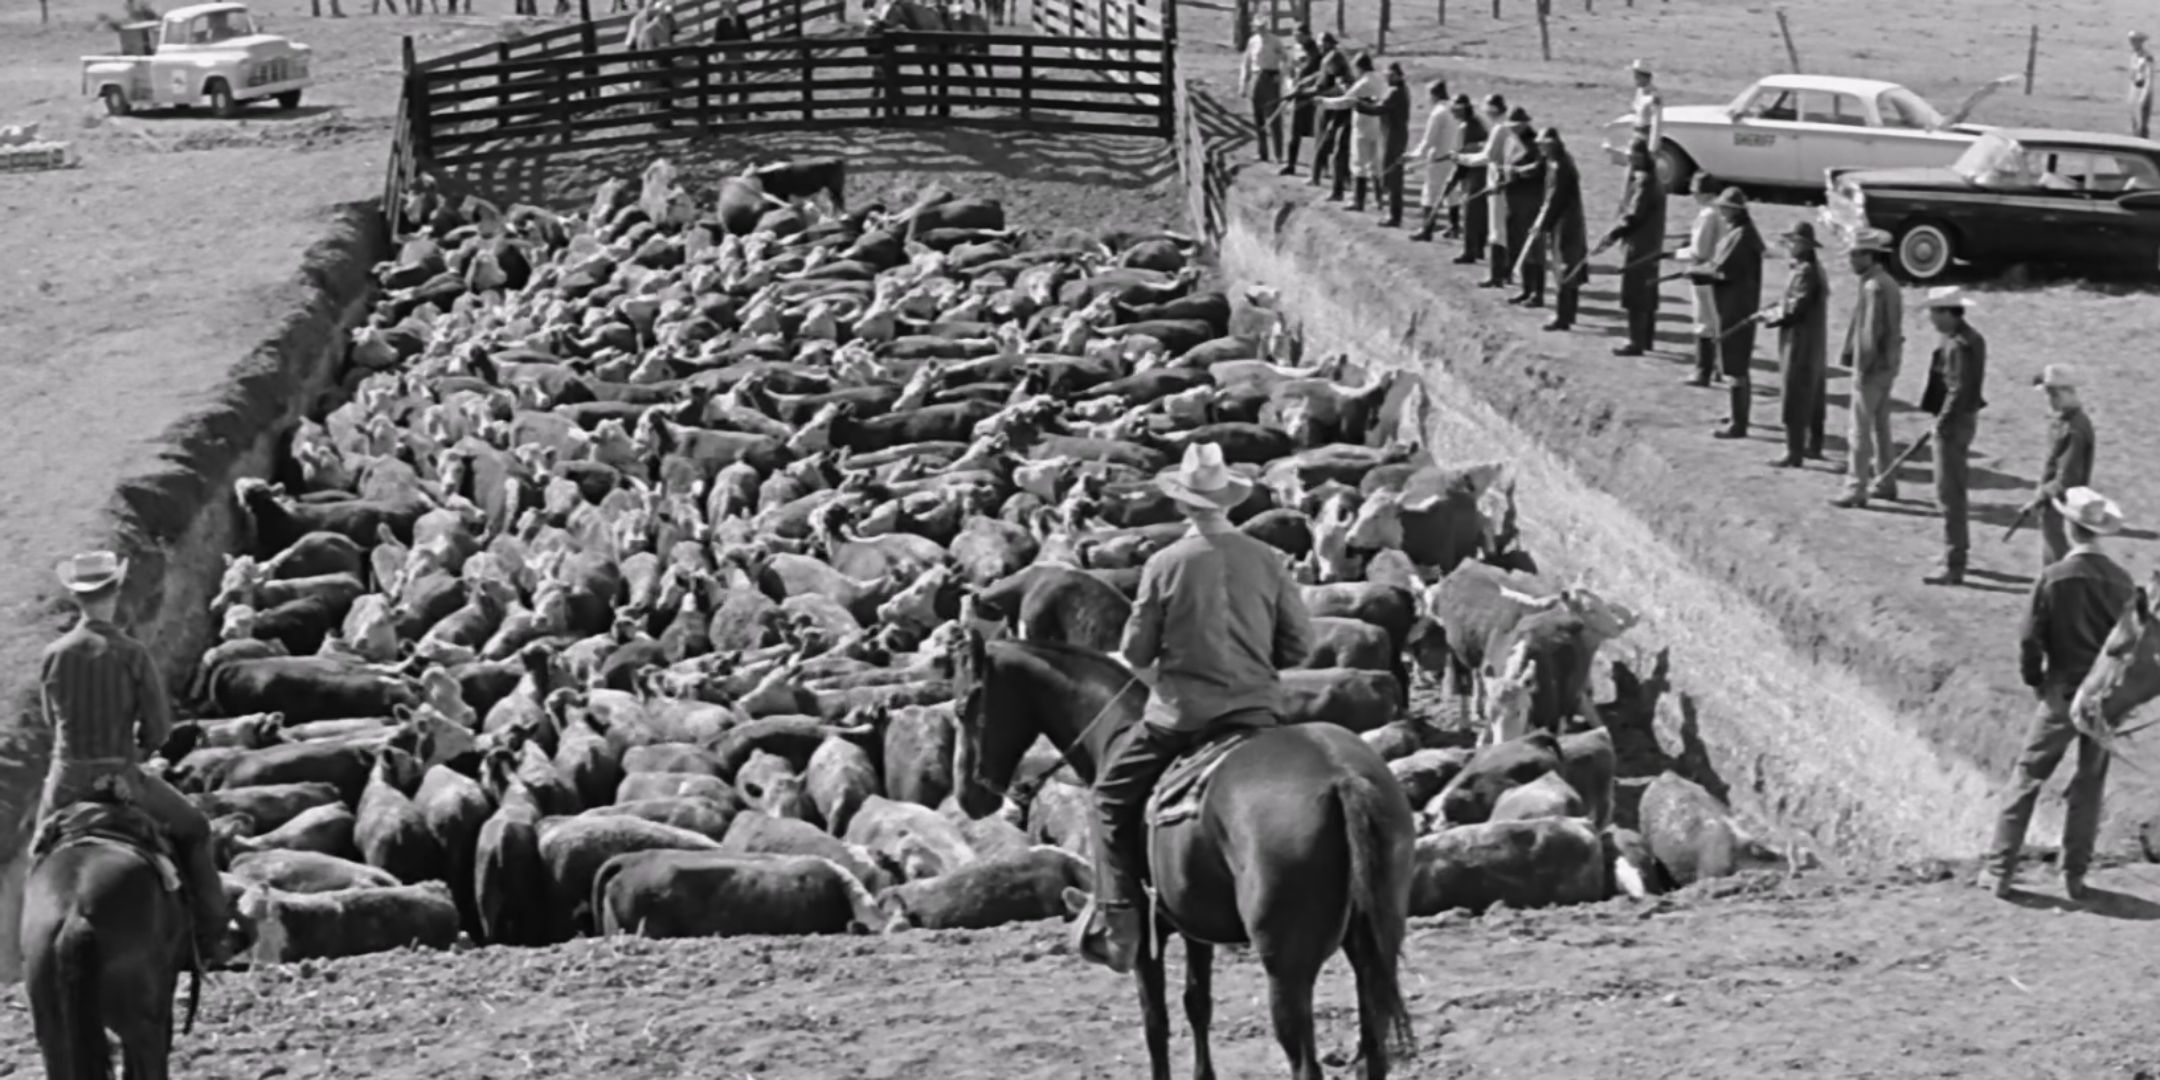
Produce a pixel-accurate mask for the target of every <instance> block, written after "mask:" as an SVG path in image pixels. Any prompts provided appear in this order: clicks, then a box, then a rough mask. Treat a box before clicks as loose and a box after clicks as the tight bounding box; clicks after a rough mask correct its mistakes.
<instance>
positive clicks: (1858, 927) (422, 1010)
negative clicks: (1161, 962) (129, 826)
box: [0, 867, 2160, 1080]
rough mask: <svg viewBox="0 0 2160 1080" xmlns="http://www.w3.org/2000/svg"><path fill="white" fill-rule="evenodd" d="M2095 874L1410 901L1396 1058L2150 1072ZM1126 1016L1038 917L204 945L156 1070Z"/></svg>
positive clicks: (816, 1066) (700, 1048) (1422, 1074)
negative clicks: (753, 931)
mask: <svg viewBox="0 0 2160 1080" xmlns="http://www.w3.org/2000/svg"><path fill="white" fill-rule="evenodd" d="M2095 881H2096V882H2097V883H2099V884H2100V885H2102V886H2103V887H2104V888H2105V889H2107V890H2109V892H2108V894H2107V895H2105V896H2104V897H2103V900H2102V902H2101V903H2099V904H2096V905H2095V907H2094V908H2093V909H2091V910H2067V906H2066V905H2065V904H2063V903H2062V902H2061V901H2060V900H2056V899H2052V898H2051V897H2052V895H2053V894H2052V892H2050V893H2049V894H2048V895H2040V894H2038V893H2036V894H2030V895H2025V896H2021V897H2020V898H2019V899H2018V900H2017V902H2014V903H2004V902H2002V901H1998V900H1995V899H1993V898H1992V897H1988V896H1985V895H1984V894H1980V893H1977V892H1975V891H1974V890H1972V889H1970V888H1968V887H1965V886H1963V885H1962V884H1959V883H1956V882H1939V883H1935V884H1903V883H1900V884H1861V883H1851V882H1837V881H1828V880H1824V881H1816V880H1808V879H1802V880H1798V881H1792V882H1782V883H1781V882H1776V881H1769V880H1752V881H1740V880H1737V879H1735V880H1729V881H1727V882H1725V883H1724V889H1723V892H1725V893H1726V894H1728V895H1725V896H1723V897H1712V896H1707V895H1700V894H1688V895H1685V896H1683V897H1670V898H1664V899H1660V900H1655V901H1652V902H1645V903H1640V904H1631V903H1629V902H1626V901H1615V902H1611V903H1607V904H1604V905H1600V906H1597V907H1592V908H1576V909H1571V910H1566V911H1546V912H1497V913H1493V914H1489V915H1487V916H1485V917H1484V918H1481V919H1463V918H1457V917H1442V918H1440V919H1437V920H1419V924H1418V925H1417V926H1416V927H1415V928H1414V929H1413V931H1412V934H1411V937H1410V942H1409V945H1408V948H1407V951H1406V955H1405V964H1404V969H1403V970H1404V976H1403V982H1404V990H1405V995H1406V997H1407V999H1408V1001H1409V1004H1410V1010H1411V1015H1412V1018H1413V1020H1414V1023H1415V1032H1416V1050H1417V1054H1416V1056H1415V1057H1414V1058H1412V1059H1410V1060H1408V1061H1406V1062H1403V1063H1402V1064H1401V1066H1400V1067H1399V1069H1398V1070H1397V1073H1396V1075H1399V1076H1404V1077H1417V1078H1442V1077H1444V1078H1448V1080H1472V1078H1480V1080H1520V1078H1522V1077H1527V1076H1538V1077H1551V1078H1554V1080H1593V1078H1598V1077H1612V1076H1629V1077H1672V1078H1698V1077H1699V1078H1704V1080H1722V1078H1729V1077H1735V1076H1794V1077H1871V1078H1877V1080H1903V1078H1913V1080H1917V1078H1921V1077H1957V1078H1961V1080H1995V1078H2001V1080H2033V1078H2036V1077H2049V1078H2062V1080H2070V1078H2076V1080H2133V1078H2139V1080H2152V1078H2154V1077H2160V1049H2156V1048H2155V1047H2154V1045H2153V1042H2152V1039H2151V1036H2150V1030H2151V1024H2150V1018H2149V1016H2148V1013H2149V1010H2148V1009H2147V1007H2146V1003H2147V1001H2148V1000H2149V997H2150V993H2149V990H2150V987H2151V984H2152V981H2153V979H2154V978H2156V977H2160V961H2155V960H2154V956H2155V955H2156V947H2160V937H2156V936H2155V930H2154V924H2153V923H2152V922H2151V920H2152V919H2153V918H2154V917H2155V916H2160V904H2156V903H2155V902H2154V900H2155V899H2156V898H2160V868H2153V867H2138V868H2135V869H2132V870H2122V871H2115V872H2110V873H2106V874H2101V875H2097V876H2096V877H2095ZM2047 884H2048V885H2049V886H2050V888H2051V886H2052V883H2047ZM1172 964H1173V965H1176V966H1174V967H1173V968H1172V976H1171V985H1172V988H1173V989H1172V997H1173V1004H1172V1006H1171V1011H1172V1014H1173V1016H1174V1017H1176V1019H1175V1020H1174V1021H1173V1032H1174V1034H1173V1043H1172V1046H1173V1051H1172V1052H1173V1054H1174V1055H1175V1057H1176V1059H1177V1060H1176V1075H1179V1076H1185V1075H1189V1064H1188V1062H1189V1047H1190V1042H1189V1041H1188V1038H1187V1034H1186V1026H1185V1021H1184V1018H1183V1015H1182V1011H1181V1009H1180V1007H1179V1006H1178V1005H1177V1004H1175V998H1176V995H1177V993H1178V991H1177V990H1176V987H1177V986H1178V976H1177V974H1176V972H1177V970H1178V969H1179V967H1181V966H1182V965H1181V964H1180V962H1179V961H1178V960H1177V959H1176V958H1175V957H1174V956H1173V958H1172ZM1217 967H1218V969H1219V971H1218V974H1217V977H1216V980H1215V1002H1216V1009H1215V1018H1214V1025H1213V1031H1214V1047H1215V1049H1216V1053H1217V1058H1216V1060H1217V1067H1218V1068H1219V1069H1220V1070H1221V1073H1222V1075H1224V1076H1245V1077H1257V1076H1280V1075H1283V1073H1284V1069H1283V1063H1282V1058H1281V1055H1280V1052H1279V1051H1278V1050H1277V1048H1276V1045H1275V1042H1274V1038H1273V1033H1272V1028H1271V1026H1270V1024H1269V1020H1268V1010H1267V991H1266V984H1265V981H1264V978H1263V976H1262V974H1261V972H1260V970H1259V965H1258V964H1257V963H1256V962H1255V961H1254V960H1253V959H1252V958H1251V957H1250V956H1249V955H1243V954H1228V955H1225V956H1223V957H1222V958H1220V959H1219V961H1218V964H1217ZM1318 1016H1319V1020H1320V1025H1321V1047H1322V1053H1323V1054H1324V1055H1326V1057H1325V1060H1326V1061H1327V1062H1328V1063H1329V1064H1330V1066H1331V1069H1330V1075H1335V1076H1346V1075H1353V1073H1352V1072H1351V1071H1350V1070H1349V1069H1348V1068H1347V1063H1348V1061H1349V1059H1350V1057H1351V1055H1352V1054H1354V1052H1355V1048H1356V1038H1355V1025H1356V1013H1355V1003H1354V998H1353V997H1352V994H1351V992H1350V978H1349V973H1348V971H1347V969H1346V968H1344V966H1343V965H1342V964H1341V963H1340V962H1339V961H1338V962H1336V963H1333V964H1331V965H1330V966H1329V968H1328V969H1327V971H1326V972H1324V973H1323V974H1322V977H1321V988H1320V995H1319V1010H1318ZM1138 1017H1139V1009H1138V1004H1137V1001H1136V1000H1135V995H1134V992H1133V990H1132V988H1131V984H1130V982H1129V981H1128V980H1125V979H1121V978H1119V977H1117V976H1114V975H1112V974H1110V973H1108V972H1105V971H1103V970H1101V969H1099V968H1095V967H1091V966H1088V965H1086V964H1083V963H1082V962H1080V961H1078V960H1077V959H1074V958H1073V957H1072V956H1070V955H1069V954H1068V953H1067V952H1066V947H1065V944H1064V934H1063V927H1062V926H1060V925H1059V924H1057V923H1054V922H1045V923H1035V924H1028V925H1022V926H1013V927H1006V928H1003V929H1000V930H996V931H986V932H965V931H945V932H936V933H928V932H910V933H906V934H903V935H901V936H897V937H893V938H890V939H887V940H875V941H874V940H870V939H867V938H859V937H855V938H850V937H826V938H792V939H786V938H758V939H736V940H727V941H696V942H649V941H642V940H637V939H627V938H615V939H608V940H601V941H593V940H587V941H581V942H577V943H575V944H572V945H568V946H564V947H561V948H557V949H550V950H544V951H528V950H510V949H501V948H488V949H481V950H476V951H471V952H466V953H463V954H461V955H457V956H454V957H444V956H437V955H421V954H415V953H387V954H381V955H378V956H373V957H364V958H359V959H355V960H350V961H339V962H331V963H306V964H298V965H287V966H284V967H280V968H270V969H264V970H261V971H257V972H252V973H233V974H225V975H219V976H216V977H214V978H213V979H212V980H211V982H210V984H209V986H208V987H207V989H206V991H205V1000H204V1003H203V1008H202V1016H201V1020H200V1023H199V1025H198V1027H197V1029H196V1031H195V1034H194V1035H192V1036H185V1037H182V1038H180V1040H179V1043H178V1048H177V1051H176V1058H175V1062H174V1074H175V1075H177V1076H185V1077H194V1078H200V1080H259V1078H264V1077H285V1078H289V1080H302V1078H309V1077H363V1076H364V1077H371V1078H374V1080H480V1078H491V1080H502V1078H506V1077H519V1076H539V1077H565V1076H590V1077H606V1078H608V1080H675V1078H679V1077H699V1078H720V1077H725V1078H728V1080H736V1078H749V1077H754V1078H756V1080H797V1078H800V1080H825V1078H830V1077H863V1078H866V1080H867V1078H888V1077H889V1078H914V1077H940V1078H943V1080H990V1078H998V1080H1015V1078H1023V1077H1042V1078H1045V1080H1079V1078H1092V1077H1130V1076H1138V1075H1143V1074H1144V1070H1145V1068H1146V1060H1147V1052H1146V1049H1145V1047H1144V1045H1143V1044H1142V1042H1141V1037H1140V1032H1139V1023H1138ZM28 1026H29V1025H28V1016H27V1013H26V1011H25V1005H24V1003H23V1001H22V997H21V991H20V988H19V987H17V988H10V989H9V990H8V991H7V992H6V993H5V995H4V996H0V1075H15V1074H25V1073H27V1074H32V1075H34V1074H35V1070H36V1068H37V1066H36V1063H35V1062H36V1059H35V1054H36V1049H35V1043H34V1041H33V1040H32V1038H31V1037H30V1033H29V1030H28Z"/></svg>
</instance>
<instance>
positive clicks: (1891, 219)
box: [1822, 128, 2160, 281]
mask: <svg viewBox="0 0 2160 1080" xmlns="http://www.w3.org/2000/svg"><path fill="white" fill-rule="evenodd" d="M1827 175H1828V184H1827V185H1826V186H1827V200H1826V205H1825V206H1824V207H1823V211H1822V218H1823V221H1824V223H1825V224H1826V225H1829V226H1831V227H1832V228H1834V229H1837V230H1839V231H1840V232H1841V233H1842V234H1844V235H1845V236H1846V237H1849V236H1850V233H1851V231H1852V230H1854V229H1856V228H1859V227H1860V226H1862V225H1872V226H1874V227H1875V228H1878V229H1882V230H1884V231H1886V232H1888V233H1890V234H1891V235H1892V236H1893V237H1895V238H1896V245H1897V246H1896V249H1895V251H1896V259H1897V266H1898V269H1899V270H1900V271H1901V272H1902V273H1903V274H1904V276H1905V277H1906V278H1908V279H1910V280H1913V281H1927V280H1930V279H1933V278H1937V277H1940V276H1942V273H1943V272H1944V271H1945V270H1948V269H1949V268H1950V267H1951V265H1952V264H1954V263H1956V262H1958V261H1961V260H1962V261H1965V262H1970V263H1975V264H1979V265H1996V266H2000V265H2007V264H2011V263H2041V264H2059V265H2075V266H2079V267H2084V268H2091V269H2096V270H2099V269H2105V270H2117V271H2120V270H2142V271H2146V272H2156V273H2160V142H2155V141H2153V140H2151V139H2139V138H2133V137H2131V136H2128V135H2113V134H2105V133H2100V132H2091V131H2048V130H2040V129H2028V128H1996V129H1994V130H1991V131H1989V132H1988V133H1987V134H1985V135H1982V136H1980V138H1979V139H1977V140H1975V141H1974V143H1973V144H1972V147H1971V148H1970V149H1968V150H1966V151H1965V156H1963V157H1961V158H1959V159H1958V160H1957V161H1956V162H1955V163H1954V164H1952V165H1950V166H1949V167H1948V168H1941V169H1831V170H1829V171H1828V174H1827Z"/></svg>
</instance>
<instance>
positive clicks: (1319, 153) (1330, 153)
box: [1312, 34, 1357, 202]
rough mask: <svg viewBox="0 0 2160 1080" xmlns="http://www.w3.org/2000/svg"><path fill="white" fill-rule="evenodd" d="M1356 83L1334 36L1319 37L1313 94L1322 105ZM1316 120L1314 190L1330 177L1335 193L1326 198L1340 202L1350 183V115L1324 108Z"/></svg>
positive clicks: (1346, 112) (1353, 73) (1340, 110)
mask: <svg viewBox="0 0 2160 1080" xmlns="http://www.w3.org/2000/svg"><path fill="white" fill-rule="evenodd" d="M1356 81H1357V75H1356V73H1355V72H1353V71H1352V70H1351V68H1350V58H1349V57H1347V56H1344V55H1343V51H1342V46H1340V45H1338V44H1337V43H1336V41H1335V35H1333V34H1322V35H1320V79H1319V82H1318V84H1317V85H1315V86H1314V87H1313V88H1312V92H1313V94H1314V95H1315V96H1316V97H1317V98H1318V99H1319V100H1320V101H1322V102H1324V101H1326V100H1327V99H1329V98H1333V97H1338V96H1341V95H1342V94H1344V93H1347V92H1348V91H1349V89H1350V84H1351V83H1353V82H1356ZM1318 119H1319V121H1320V136H1319V140H1318V145H1317V146H1316V147H1315V148H1314V149H1313V155H1314V156H1313V170H1312V182H1313V186H1314V187H1319V186H1320V185H1321V184H1324V183H1327V182H1328V180H1329V178H1330V177H1332V178H1333V181H1334V192H1333V194H1331V195H1329V196H1328V197H1329V198H1331V199H1334V200H1336V201H1338V202H1339V201H1341V199H1342V197H1343V188H1344V187H1345V186H1347V185H1348V183H1349V181H1350V113H1349V112H1348V111H1347V110H1343V109H1326V108H1323V109H1321V111H1320V114H1319V117H1318Z"/></svg>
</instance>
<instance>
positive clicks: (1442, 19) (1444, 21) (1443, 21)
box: [1440, 0, 1447, 26]
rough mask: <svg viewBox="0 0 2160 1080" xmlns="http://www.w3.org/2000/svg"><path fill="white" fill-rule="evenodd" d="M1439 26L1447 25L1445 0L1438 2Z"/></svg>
mask: <svg viewBox="0 0 2160 1080" xmlns="http://www.w3.org/2000/svg"><path fill="white" fill-rule="evenodd" d="M1440 25H1442V26H1446V25H1447V0H1440Z"/></svg>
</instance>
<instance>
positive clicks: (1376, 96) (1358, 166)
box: [1320, 53, 1386, 210]
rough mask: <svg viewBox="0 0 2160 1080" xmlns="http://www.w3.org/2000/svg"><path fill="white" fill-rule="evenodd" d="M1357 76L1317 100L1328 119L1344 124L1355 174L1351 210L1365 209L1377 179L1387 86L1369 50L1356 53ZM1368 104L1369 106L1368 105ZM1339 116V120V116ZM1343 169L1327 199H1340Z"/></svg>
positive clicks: (1350, 165) (1351, 167)
mask: <svg viewBox="0 0 2160 1080" xmlns="http://www.w3.org/2000/svg"><path fill="white" fill-rule="evenodd" d="M1352 70H1353V71H1355V72H1356V73H1357V78H1356V79H1355V80H1353V81H1352V82H1351V83H1350V85H1349V86H1348V87H1347V88H1345V89H1344V90H1343V92H1342V93H1341V94H1340V95H1337V96H1335V97H1324V98H1321V99H1320V107H1321V108H1322V109H1324V110H1326V111H1327V115H1328V118H1329V120H1330V121H1331V122H1334V123H1337V124H1338V125H1347V129H1348V131H1349V137H1348V141H1349V144H1350V155H1349V162H1350V164H1349V169H1350V173H1351V175H1353V176H1355V177H1357V198H1356V200H1355V201H1354V202H1352V203H1351V204H1350V208H1351V209H1352V210H1363V209H1365V192H1366V191H1367V189H1368V188H1371V189H1375V190H1374V193H1375V194H1378V191H1377V188H1378V186H1379V182H1380V144H1381V138H1382V136H1383V135H1384V134H1385V133H1384V132H1382V131H1381V130H1380V128H1381V124H1380V98H1381V95H1382V94H1384V93H1386V89H1385V87H1384V86H1383V84H1382V83H1381V81H1380V75H1379V73H1378V72H1375V71H1374V70H1373V58H1372V54H1371V53H1359V54H1358V58H1357V61H1356V62H1355V63H1354V64H1353V65H1352ZM1368 106H1370V108H1369V109H1368V108H1367V107H1368ZM1338 118H1339V119H1338ZM1342 176H1343V169H1342V166H1341V165H1340V164H1338V165H1337V166H1336V169H1335V193H1334V194H1332V195H1330V196H1328V197H1329V198H1330V199H1341V198H1342V193H1343V187H1342Z"/></svg>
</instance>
